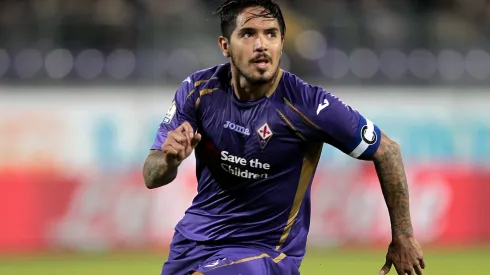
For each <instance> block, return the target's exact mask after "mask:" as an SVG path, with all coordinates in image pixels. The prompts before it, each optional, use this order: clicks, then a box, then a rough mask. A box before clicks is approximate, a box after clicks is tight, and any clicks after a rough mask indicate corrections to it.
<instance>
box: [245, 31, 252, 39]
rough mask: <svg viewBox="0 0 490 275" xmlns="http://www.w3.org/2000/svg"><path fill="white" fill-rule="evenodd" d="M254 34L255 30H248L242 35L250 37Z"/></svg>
mask: <svg viewBox="0 0 490 275" xmlns="http://www.w3.org/2000/svg"><path fill="white" fill-rule="evenodd" d="M253 35H254V34H253V32H251V31H246V32H244V33H243V34H242V37H244V38H250V37H252V36H253Z"/></svg>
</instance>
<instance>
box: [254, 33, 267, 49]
mask: <svg viewBox="0 0 490 275" xmlns="http://www.w3.org/2000/svg"><path fill="white" fill-rule="evenodd" d="M254 51H257V52H263V51H267V44H266V42H265V39H264V38H263V37H262V36H261V35H259V36H257V39H255V44H254Z"/></svg>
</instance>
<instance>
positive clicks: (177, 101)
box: [151, 77, 196, 150]
mask: <svg viewBox="0 0 490 275" xmlns="http://www.w3.org/2000/svg"><path fill="white" fill-rule="evenodd" d="M193 88H194V85H193V83H192V78H191V77H188V78H186V79H185V80H184V82H182V84H181V85H180V87H179V88H178V89H177V91H176V92H175V96H174V98H173V101H172V102H171V104H170V107H169V109H168V110H167V113H166V114H165V116H164V118H163V121H162V123H160V127H159V128H158V132H157V134H156V137H155V140H154V142H153V145H152V147H151V149H152V150H160V149H161V148H162V145H163V143H164V142H165V140H166V139H167V134H168V132H169V131H172V130H175V129H176V128H177V127H179V126H180V125H181V124H182V123H184V122H186V121H187V122H189V123H190V124H191V126H192V128H193V129H194V130H196V109H195V102H194V101H193V100H192V98H193V97H192V94H193V90H192V89H193Z"/></svg>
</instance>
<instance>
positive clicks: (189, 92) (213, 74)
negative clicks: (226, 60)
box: [176, 64, 229, 102]
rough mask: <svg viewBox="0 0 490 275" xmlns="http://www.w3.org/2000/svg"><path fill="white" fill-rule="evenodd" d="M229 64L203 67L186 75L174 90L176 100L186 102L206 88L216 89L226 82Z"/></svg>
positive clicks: (194, 98) (196, 96)
mask: <svg viewBox="0 0 490 275" xmlns="http://www.w3.org/2000/svg"><path fill="white" fill-rule="evenodd" d="M228 72H229V64H220V65H217V66H213V67H209V68H205V69H202V70H199V71H196V72H194V73H192V74H190V75H189V76H188V77H186V78H185V79H184V80H183V81H182V83H181V84H180V87H179V89H178V90H177V92H176V100H177V101H181V102H186V101H188V100H191V101H194V102H195V101H196V100H197V98H198V97H199V95H200V94H201V93H203V91H204V92H205V91H206V89H211V90H213V89H218V88H220V87H221V86H222V85H225V84H226V83H227V80H226V79H227V78H228Z"/></svg>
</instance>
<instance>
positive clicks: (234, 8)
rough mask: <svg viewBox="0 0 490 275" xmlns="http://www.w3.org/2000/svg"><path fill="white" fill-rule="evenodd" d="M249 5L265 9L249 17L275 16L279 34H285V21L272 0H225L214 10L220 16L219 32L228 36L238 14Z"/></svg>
mask: <svg viewBox="0 0 490 275" xmlns="http://www.w3.org/2000/svg"><path fill="white" fill-rule="evenodd" d="M249 7H262V8H264V9H265V12H263V13H260V14H254V16H253V17H251V18H250V19H252V18H259V17H263V18H275V19H277V21H278V22H279V27H280V31H281V35H282V36H284V35H285V33H286V23H285V22H284V17H283V16H282V11H281V8H280V7H279V5H278V4H277V3H275V2H274V1H273V0H226V1H224V2H223V4H221V5H220V6H219V7H218V8H217V9H216V11H215V12H214V14H215V15H219V16H220V17H221V34H222V35H223V36H224V37H226V38H228V39H229V38H230V36H231V33H232V32H233V30H235V28H236V19H237V17H238V14H239V13H240V12H241V11H242V10H243V9H245V8H249ZM250 19H249V20H250Z"/></svg>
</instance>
